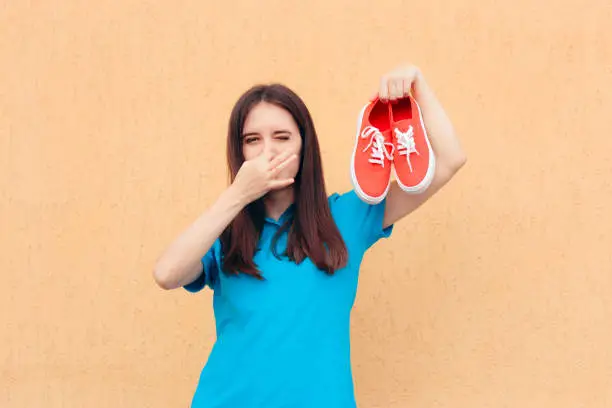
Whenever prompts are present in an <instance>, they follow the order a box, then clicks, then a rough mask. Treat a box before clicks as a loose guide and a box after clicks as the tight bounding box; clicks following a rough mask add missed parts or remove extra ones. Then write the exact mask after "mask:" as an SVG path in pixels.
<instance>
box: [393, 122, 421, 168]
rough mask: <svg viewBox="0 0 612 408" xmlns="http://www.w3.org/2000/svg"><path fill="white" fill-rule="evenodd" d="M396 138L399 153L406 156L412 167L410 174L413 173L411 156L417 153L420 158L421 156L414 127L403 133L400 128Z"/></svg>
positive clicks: (397, 130)
mask: <svg viewBox="0 0 612 408" xmlns="http://www.w3.org/2000/svg"><path fill="white" fill-rule="evenodd" d="M395 136H396V137H397V144H398V146H397V151H398V152H399V154H400V155H402V156H403V155H405V156H406V159H407V160H408V167H410V172H411V173H412V163H410V154H411V153H416V154H418V155H419V156H420V155H421V154H420V153H419V152H418V151H417V149H416V144H415V143H414V129H413V128H412V126H410V127H409V128H408V130H407V131H405V132H402V131H401V130H399V129H398V128H395Z"/></svg>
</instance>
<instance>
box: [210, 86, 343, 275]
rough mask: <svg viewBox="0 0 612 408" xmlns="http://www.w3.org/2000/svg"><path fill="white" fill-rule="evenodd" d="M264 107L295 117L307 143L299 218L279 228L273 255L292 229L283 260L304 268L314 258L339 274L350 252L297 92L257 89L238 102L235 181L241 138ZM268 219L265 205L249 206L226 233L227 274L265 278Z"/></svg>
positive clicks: (231, 146)
mask: <svg viewBox="0 0 612 408" xmlns="http://www.w3.org/2000/svg"><path fill="white" fill-rule="evenodd" d="M260 102H267V103H271V104H274V105H276V106H278V107H281V108H283V109H285V110H286V111H288V112H289V113H291V115H292V116H293V119H294V120H295V122H296V123H297V125H298V128H299V130H300V136H301V138H302V153H301V157H300V166H299V170H298V173H297V175H296V177H295V181H294V183H293V189H294V197H295V202H294V204H293V217H292V218H290V219H289V220H288V221H287V222H286V223H285V224H283V225H282V226H281V228H279V230H278V232H277V233H276V235H275V236H274V238H273V239H272V251H273V253H274V255H275V256H277V257H279V254H278V253H277V251H276V242H277V240H278V237H279V236H280V234H281V233H283V232H285V231H287V230H288V239H287V249H286V251H285V252H284V253H283V254H282V255H284V256H287V257H288V258H289V259H290V260H292V261H294V262H296V263H298V264H299V263H301V262H302V261H303V260H304V259H305V258H307V257H308V258H310V260H311V261H312V262H313V263H314V264H315V265H316V266H317V267H318V268H319V269H321V270H323V271H325V272H326V273H328V274H333V273H334V272H335V271H336V270H338V269H340V268H342V267H344V266H345V265H346V263H347V258H348V254H347V249H346V246H345V244H344V241H343V239H342V236H341V235H340V231H339V230H338V227H337V226H336V223H335V222H334V220H333V218H332V216H331V211H330V208H329V203H328V201H327V191H326V189H325V180H324V178H323V167H322V165H321V152H320V149H319V141H318V139H317V133H316V131H315V128H314V124H313V121H312V117H311V115H310V112H309V111H308V108H307V107H306V105H305V104H304V102H303V101H302V99H301V98H300V97H299V96H298V95H297V94H295V93H294V92H293V91H292V90H291V89H289V88H287V87H286V86H284V85H281V84H270V85H256V86H254V87H252V88H251V89H249V90H248V91H246V92H245V93H244V94H243V95H242V96H241V97H240V98H239V99H238V101H237V102H236V104H235V106H234V108H233V109H232V113H231V115H230V119H229V128H228V134H227V163H228V169H229V175H230V182H233V181H234V179H235V177H236V174H237V173H238V170H239V169H240V166H242V163H244V155H243V153H242V139H241V136H242V131H243V127H244V122H245V121H246V118H247V115H248V114H249V112H250V111H251V109H253V107H254V106H255V105H257V104H258V103H260ZM265 216H266V214H265V208H264V205H263V200H262V199H259V200H256V201H254V202H252V203H251V204H249V205H248V206H247V207H245V208H244V209H243V210H242V211H241V212H240V213H239V214H238V216H237V217H236V218H234V220H233V221H232V223H231V224H230V225H229V226H228V227H227V229H226V230H225V231H224V232H223V234H222V235H221V245H222V253H223V268H222V269H223V270H224V271H225V272H226V273H234V274H237V273H245V274H247V275H251V276H254V277H256V278H258V279H263V277H262V275H261V272H260V271H259V270H258V269H257V266H256V265H255V263H254V261H253V256H254V255H255V251H256V248H257V243H258V242H259V238H260V235H261V232H262V230H263V226H264V222H265ZM262 250H266V248H262Z"/></svg>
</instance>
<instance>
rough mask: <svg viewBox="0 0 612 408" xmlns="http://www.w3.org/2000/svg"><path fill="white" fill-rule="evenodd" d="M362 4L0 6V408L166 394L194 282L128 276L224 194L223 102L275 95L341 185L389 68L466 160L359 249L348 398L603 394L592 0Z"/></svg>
mask: <svg viewBox="0 0 612 408" xmlns="http://www.w3.org/2000/svg"><path fill="white" fill-rule="evenodd" d="M55 3H56V4H55ZM379 3H380V4H378V2H377V3H375V2H371V1H366V0H358V1H356V0H351V1H349V0H340V1H332V2H329V1H326V0H314V1H307V2H297V1H295V2H287V1H282V0H262V1H259V2H254V1H244V0H241V1H228V2H196V1H185V0H183V1H173V2H152V1H142V0H124V1H119V0H115V1H104V2H86V1H80V2H79V1H76V0H70V1H69V0H65V1H63V2H51V1H30V2H25V1H10V2H9V1H8V0H5V1H3V2H2V4H1V5H0V247H1V254H2V255H1V256H0V270H1V271H2V285H0V288H1V289H0V290H1V291H2V293H1V296H0V327H1V328H2V335H1V336H0V361H1V369H0V406H2V407H11V408H12V407H19V408H30V407H32V408H38V407H43V406H44V407H48V408H56V407H113V408H123V407H130V408H132V407H152V408H156V407H185V406H187V405H188V403H189V401H190V400H191V396H192V393H193V390H194V388H195V385H196V382H197V378H198V375H199V372H200V369H201V367H202V365H203V364H204V361H205V359H206V356H207V354H208V352H209V350H210V348H211V345H212V342H213V337H214V326H213V319H212V310H211V304H210V303H211V302H210V300H211V294H210V292H208V291H206V292H203V293H200V294H198V295H196V296H192V295H189V294H188V293H187V292H185V291H171V292H164V291H162V290H160V289H158V288H157V287H156V286H155V284H154V282H153V280H152V277H151V270H152V266H153V264H154V261H155V259H156V257H157V256H158V254H159V253H160V251H161V250H162V249H163V248H164V246H165V245H166V244H167V243H168V242H169V241H170V240H171V239H172V238H173V237H174V236H175V234H176V233H177V232H178V231H179V230H180V229H182V228H183V227H184V226H185V225H187V223H189V222H190V221H191V220H192V219H194V218H195V217H196V216H197V214H199V213H200V212H201V211H202V210H203V209H204V208H206V207H207V206H208V205H209V204H210V203H211V202H212V201H213V200H214V199H215V197H216V196H217V194H218V193H219V192H220V191H221V189H223V188H224V186H225V183H226V177H225V176H224V174H225V167H224V166H225V161H224V160H225V158H224V143H225V126H226V121H227V116H228V113H229V109H230V108H231V106H232V104H233V103H234V101H235V100H236V98H237V97H238V95H239V94H240V93H241V92H242V91H244V90H245V89H246V88H247V87H248V86H250V85H252V84H253V83H255V82H260V81H272V80H274V81H281V82H284V83H286V84H287V85H289V86H291V87H293V88H294V89H295V90H296V91H297V92H298V93H299V94H300V95H302V97H303V98H304V99H305V101H306V102H307V104H308V105H309V107H310V108H311V110H312V113H313V116H314V117H315V121H316V125H317V129H318V131H319V133H320V137H321V144H322V148H323V154H324V164H325V171H326V177H327V181H328V184H327V186H328V191H330V192H331V191H344V190H346V189H348V188H350V182H349V177H348V165H349V156H350V151H351V149H352V142H353V134H354V131H355V129H354V126H355V122H356V115H357V113H358V111H359V109H360V108H361V106H362V105H363V103H365V101H366V100H367V98H368V97H369V96H370V95H371V94H372V92H373V91H375V90H376V87H377V85H378V79H379V75H380V74H382V73H383V72H384V71H385V70H387V69H390V68H393V67H394V66H395V65H396V64H397V63H399V62H402V61H412V62H414V63H416V64H417V65H419V66H421V68H422V69H423V71H424V73H425V75H426V77H427V78H428V80H429V82H430V83H431V85H432V86H433V87H434V89H435V90H436V91H437V94H438V96H439V97H440V99H441V100H442V101H443V103H444V105H445V106H446V108H447V110H448V113H449V114H450V116H451V117H452V118H453V120H454V123H455V125H456V128H457V130H458V133H459V135H460V138H461V140H462V143H463V146H464V148H465V150H466V152H467V154H468V157H469V161H468V165H467V166H466V167H465V168H464V169H463V170H462V171H461V173H460V174H459V175H458V176H457V178H456V179H455V180H454V181H453V182H452V183H451V184H450V185H449V186H447V187H446V188H444V189H443V190H442V191H441V192H440V193H439V195H437V196H436V197H435V198H434V199H432V200H431V201H430V202H429V203H428V205H426V206H425V207H423V208H421V209H419V210H418V211H417V212H415V213H414V214H413V215H412V216H411V217H410V218H409V219H407V220H405V221H403V222H401V223H400V224H398V225H397V227H396V230H395V233H394V236H393V239H391V240H388V241H384V242H381V243H379V244H378V245H377V246H376V247H375V248H374V249H373V250H372V251H371V252H370V253H369V255H367V256H366V260H365V263H364V265H363V269H362V275H361V279H360V289H359V293H358V299H357V302H356V305H355V310H354V314H353V324H352V338H353V346H352V351H353V362H354V374H355V383H356V389H357V397H358V401H359V404H360V407H366V408H368V407H372V408H373V407H393V408H395V407H466V408H467V407H556V408H557V407H568V408H569V407H572V408H575V407H610V406H612V347H610V345H611V344H612V324H611V323H610V320H611V319H612V301H611V300H610V298H611V297H610V292H611V291H612V236H611V234H610V230H611V227H612V215H611V214H612V211H610V209H609V208H608V207H609V206H610V204H612V187H611V185H612V184H611V183H610V180H609V179H610V175H611V171H612V161H611V159H610V153H611V152H612V134H611V133H612V122H611V121H610V110H611V108H612V97H611V92H610V88H611V87H612V68H611V64H612V37H611V36H610V26H612V7H611V6H610V2H609V1H608V0H593V1H589V2H586V3H581V2H579V1H578V0H561V1H558V2H554V4H553V3H551V2H544V3H542V2H533V1H531V0H517V1H513V2H499V3H498V4H495V3H494V2H490V1H489V2H482V1H476V0H465V1H454V2H448V1H442V0H432V1H425V2H405V1H404V2H403V1H398V0H392V1H384V2H379Z"/></svg>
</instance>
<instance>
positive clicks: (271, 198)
mask: <svg viewBox="0 0 612 408" xmlns="http://www.w3.org/2000/svg"><path fill="white" fill-rule="evenodd" d="M294 198H295V196H294V193H293V188H291V187H289V188H285V189H282V190H277V191H272V192H270V193H268V194H266V196H265V197H264V206H265V208H266V216H268V217H270V218H272V219H275V220H278V219H279V218H280V216H281V215H283V213H284V212H285V211H286V210H287V208H289V206H290V205H291V204H293V201H294Z"/></svg>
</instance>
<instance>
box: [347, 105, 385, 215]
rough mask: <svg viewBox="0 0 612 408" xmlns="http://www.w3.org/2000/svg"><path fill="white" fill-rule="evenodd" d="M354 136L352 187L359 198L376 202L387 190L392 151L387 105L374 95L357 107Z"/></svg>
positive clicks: (381, 198)
mask: <svg viewBox="0 0 612 408" xmlns="http://www.w3.org/2000/svg"><path fill="white" fill-rule="evenodd" d="M355 139H356V140H355V149H354V150H353V156H352V157H351V180H352V182H353V187H354V188H355V192H356V193H357V195H358V196H359V198H361V199H362V200H363V201H365V202H367V203H369V204H378V203H380V202H381V201H382V200H383V199H384V198H385V196H386V195H387V193H388V192H389V186H390V184H391V167H392V166H391V161H392V160H393V150H394V147H393V140H392V137H391V126H390V123H389V108H388V107H387V106H386V104H384V103H383V102H381V101H380V100H379V99H378V98H376V99H375V100H373V101H372V102H370V103H368V104H367V105H366V106H364V107H363V109H362V110H361V113H360V114H359V118H358V121H357V136H356V138H355Z"/></svg>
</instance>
